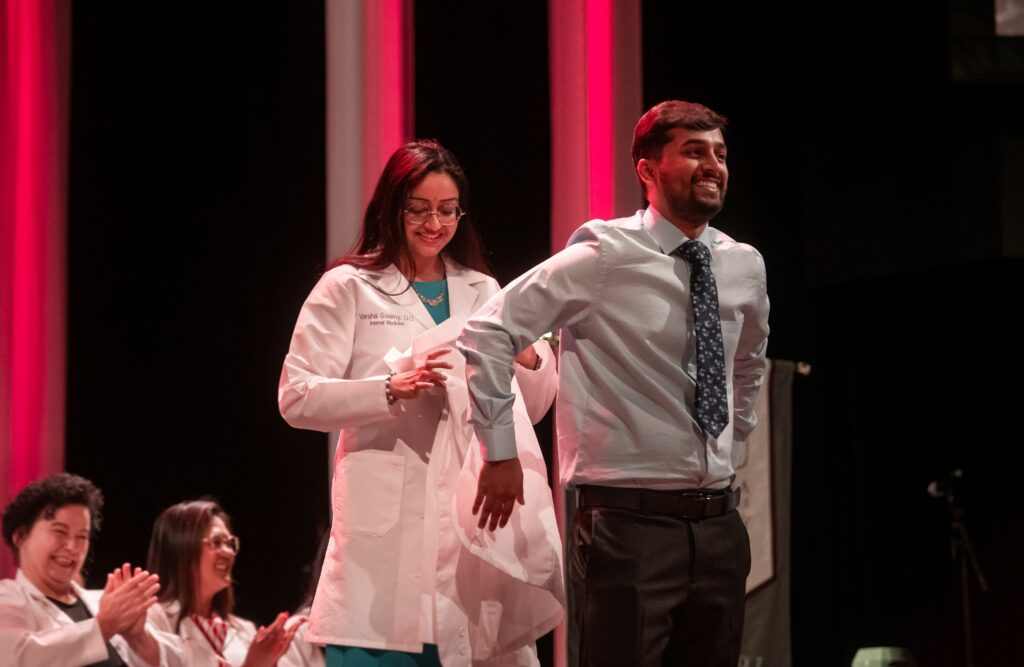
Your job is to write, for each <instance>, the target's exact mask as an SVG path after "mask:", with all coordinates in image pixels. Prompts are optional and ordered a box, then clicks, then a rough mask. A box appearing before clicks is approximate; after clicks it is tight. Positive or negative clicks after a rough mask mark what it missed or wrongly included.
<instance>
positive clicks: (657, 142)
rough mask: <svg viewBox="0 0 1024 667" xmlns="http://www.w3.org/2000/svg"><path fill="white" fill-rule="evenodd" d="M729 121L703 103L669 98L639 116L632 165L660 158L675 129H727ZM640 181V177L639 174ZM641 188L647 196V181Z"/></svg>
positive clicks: (641, 184)
mask: <svg viewBox="0 0 1024 667" xmlns="http://www.w3.org/2000/svg"><path fill="white" fill-rule="evenodd" d="M728 123H729V121H728V119H726V117H725V116H723V115H721V114H718V113H715V112H714V111H712V110H711V109H709V108H707V107H706V106H704V105H703V104H697V103H696V102H683V101H681V100H666V101H664V102H661V103H660V104H656V105H654V106H653V107H651V108H650V109H649V110H648V111H647V113H645V114H644V115H643V116H641V117H640V120H639V121H638V122H637V124H636V129H635V130H634V131H633V150H632V153H633V167H634V168H635V167H636V165H637V164H638V163H639V162H640V160H643V159H648V160H649V159H652V158H653V159H658V158H660V157H661V149H663V148H664V147H665V144H667V143H668V142H669V140H670V139H671V136H670V135H671V133H672V130H674V129H676V128H684V129H687V130H698V131H701V132H707V131H709V130H722V131H723V132H724V131H725V126H726V125H727V124H728ZM637 180H640V176H639V175H637ZM640 191H641V192H643V194H644V196H645V197H646V196H647V190H646V189H645V188H644V182H643V181H642V180H640Z"/></svg>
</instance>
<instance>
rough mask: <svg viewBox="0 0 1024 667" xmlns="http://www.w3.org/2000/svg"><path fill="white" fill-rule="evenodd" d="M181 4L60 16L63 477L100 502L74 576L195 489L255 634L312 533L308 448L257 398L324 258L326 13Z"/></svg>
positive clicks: (124, 545)
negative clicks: (66, 190)
mask: <svg viewBox="0 0 1024 667" xmlns="http://www.w3.org/2000/svg"><path fill="white" fill-rule="evenodd" d="M192 7H193V9H192V10H191V11H189V10H186V9H185V8H183V7H181V6H177V5H167V4H155V3H135V4H132V5H130V6H129V5H125V4H123V3H119V4H116V5H111V4H108V3H76V4H75V12H74V32H73V60H72V63H73V71H72V104H71V109H72V111H71V135H72V138H71V164H70V177H69V180H70V213H69V235H70V247H69V256H70V260H69V263H70V265H69V272H68V273H69V300H70V304H69V308H70V316H69V320H70V324H69V384H68V444H67V467H68V469H69V470H71V471H74V472H78V473H81V474H83V475H86V476H87V477H90V478H92V479H93V480H95V481H96V482H97V484H99V486H100V487H101V488H102V489H103V490H104V492H105V494H106V497H107V509H106V521H105V525H104V530H103V532H102V534H101V535H100V539H99V541H98V544H97V549H96V558H95V566H94V567H93V572H92V575H91V582H92V583H94V584H95V583H99V582H100V581H101V580H102V579H101V578H100V574H101V573H102V571H104V570H108V569H109V568H111V567H113V566H114V565H116V564H117V563H120V562H122V561H123V560H130V561H131V562H133V563H142V562H144V560H145V556H146V549H147V545H148V541H149V532H150V527H151V525H152V522H153V519H154V518H155V517H156V515H157V514H158V512H159V511H160V510H161V509H162V508H164V507H166V506H168V505H170V504H173V503H175V502H178V501H180V500H182V499H187V498H195V497H197V496H202V495H207V494H210V495H213V496H216V497H217V498H218V499H219V500H220V501H221V502H222V504H223V505H224V506H225V508H226V509H227V511H228V512H229V513H230V514H231V515H232V516H233V517H234V519H235V521H234V530H235V531H236V532H237V533H238V535H240V536H241V539H242V550H241V553H240V556H239V559H238V561H237V567H236V570H235V572H236V582H237V586H236V589H237V594H238V602H239V610H240V612H241V613H242V615H248V616H250V617H253V618H255V619H257V620H259V621H262V622H266V621H268V620H270V619H271V618H272V614H273V613H275V612H276V611H279V610H282V609H289V608H294V606H295V605H296V604H297V603H298V602H299V599H300V597H301V594H302V590H303V589H304V587H305V582H304V581H303V572H302V568H303V566H304V564H305V563H306V562H307V561H309V560H310V559H312V558H313V556H314V552H315V550H316V546H317V541H318V535H319V533H318V530H319V529H320V528H321V527H324V526H326V525H327V510H328V504H327V502H326V497H327V495H326V494H327V472H326V462H325V458H326V453H325V438H324V436H323V435H321V434H317V433H312V432H301V431H296V430H294V429H291V428H290V427H288V426H287V425H286V424H285V423H284V421H282V420H281V418H280V416H279V415H278V413H277V403H276V401H277V397H276V387H277V379H278V374H279V373H280V364H281V360H282V359H283V357H284V353H285V352H286V350H287V345H288V340H289V337H290V334H291V328H292V325H293V324H294V321H295V317H296V315H297V313H298V310H299V306H300V305H301V303H302V301H303V299H304V298H305V295H306V293H307V292H308V290H309V288H310V287H311V286H312V285H313V283H314V282H315V280H316V278H317V275H318V272H319V271H321V270H322V268H323V264H324V258H323V255H324V243H325V241H324V217H325V212H324V210H325V209H324V206H325V205H324V45H323V34H324V24H323V7H322V3H309V2H303V3H273V4H270V5H266V4H264V5H253V4H250V5H246V6H245V7H244V10H243V8H242V6H241V5H232V6H231V7H228V6H226V5H224V4H221V3H205V4H203V5H202V6H201V8H200V6H199V5H193V6H192Z"/></svg>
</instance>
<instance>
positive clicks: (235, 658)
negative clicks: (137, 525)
mask: <svg viewBox="0 0 1024 667" xmlns="http://www.w3.org/2000/svg"><path fill="white" fill-rule="evenodd" d="M239 546H240V543H239V539H238V538H237V537H235V536H234V535H232V534H231V519H230V518H229V517H228V515H227V513H226V512H225V511H224V510H223V509H222V508H221V507H220V505H218V504H217V503H216V502H214V501H212V500H191V501H186V502H182V503H178V504H177V505H173V506H171V507H168V508H167V509H166V510H164V511H163V513H161V514H160V516H159V517H157V520H156V523H155V524H154V525H153V535H152V537H151V538H150V542H149V563H148V565H149V569H150V570H151V571H153V572H155V573H156V574H157V575H159V577H160V582H161V584H162V585H163V588H162V589H161V591H160V595H159V600H160V606H161V611H162V613H161V614H160V615H159V617H158V619H157V620H156V621H155V624H156V625H157V626H158V627H159V628H160V629H161V630H163V631H165V632H170V633H174V634H177V635H178V636H179V637H180V638H181V642H182V645H183V649H184V652H185V656H186V661H187V664H188V665H189V666H190V667H273V666H274V665H280V666H281V667H285V666H286V665H301V664H302V663H301V661H299V660H298V659H296V658H295V650H294V648H293V647H292V646H291V644H292V638H293V637H294V635H295V631H296V629H297V628H298V626H299V624H300V623H301V622H302V621H303V620H305V619H303V618H301V617H295V618H292V619H290V618H289V617H288V614H287V612H282V613H280V614H278V616H277V618H276V619H274V622H273V623H271V624H270V625H268V626H266V627H261V628H258V629H257V627H256V626H255V624H253V622H252V621H248V620H246V619H244V618H240V617H238V616H235V615H234V614H233V613H232V607H233V606H234V591H233V588H232V579H231V571H232V568H233V567H234V564H235V557H236V556H237V555H238V549H239Z"/></svg>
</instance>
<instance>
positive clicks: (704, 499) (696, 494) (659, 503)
mask: <svg viewBox="0 0 1024 667" xmlns="http://www.w3.org/2000/svg"><path fill="white" fill-rule="evenodd" d="M739 504H740V490H739V489H685V490H682V491H662V490H658V489H630V488H624V487H615V486H589V485H587V486H581V487H579V488H578V489H577V490H576V506H577V507H613V508H617V509H627V510H633V511H634V512H642V513H645V514H671V515H673V516H678V517H682V518H684V519H704V518H707V517H711V516H719V515H721V514H725V513H726V512H731V511H732V510H734V509H736V507H737V506H738V505H739Z"/></svg>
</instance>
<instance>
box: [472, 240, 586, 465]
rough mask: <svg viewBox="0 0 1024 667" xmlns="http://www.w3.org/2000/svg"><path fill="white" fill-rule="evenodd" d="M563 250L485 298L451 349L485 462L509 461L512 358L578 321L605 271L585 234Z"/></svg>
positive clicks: (511, 447) (513, 442)
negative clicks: (459, 360)
mask: <svg viewBox="0 0 1024 667" xmlns="http://www.w3.org/2000/svg"><path fill="white" fill-rule="evenodd" d="M569 243H570V245H569V247H567V248H566V249H565V250H563V251H561V252H560V253H558V254H557V255H555V256H553V257H551V258H549V259H548V260H546V261H544V262H543V263H541V264H538V265H537V266H535V267H534V268H532V269H530V270H529V271H527V272H526V273H524V274H523V275H521V276H519V277H518V278H516V279H515V280H513V281H512V282H511V283H509V284H508V285H507V286H506V287H505V288H504V289H502V290H501V291H499V292H498V293H497V294H495V295H494V296H493V297H491V298H490V299H489V300H488V301H487V302H486V303H485V304H484V305H483V307H482V308H480V310H478V311H477V312H476V314H474V315H473V316H472V317H471V318H470V319H469V320H468V321H467V322H466V325H465V328H464V329H463V330H462V334H461V335H460V336H459V339H458V341H457V342H456V346H457V347H458V349H459V351H460V352H461V353H462V354H463V355H464V356H465V357H466V382H467V385H468V387H469V397H470V421H471V422H472V424H473V429H474V430H475V431H476V435H477V437H478V438H479V439H480V442H481V445H482V447H483V455H484V459H485V460H488V461H502V460H505V459H511V458H515V456H516V440H515V428H514V426H513V420H512V404H513V402H514V399H515V396H514V395H513V394H512V388H511V385H512V375H513V373H514V371H513V366H512V361H513V359H514V358H515V356H516V355H517V354H519V352H520V351H522V350H523V349H524V348H526V346H527V345H530V344H531V343H532V342H533V341H535V340H537V339H538V338H539V337H540V336H541V335H543V334H544V333H546V332H548V331H554V330H555V329H561V328H563V327H567V326H572V325H574V324H577V323H579V322H582V321H583V320H585V319H586V318H587V317H588V316H589V315H590V313H591V310H592V306H593V304H595V303H597V302H598V299H599V297H600V291H601V287H602V285H603V283H604V278H605V270H604V266H605V265H606V262H605V261H604V259H603V257H602V246H601V243H600V242H599V240H598V239H597V237H596V236H594V235H593V233H591V232H590V231H589V230H587V229H586V228H585V227H583V228H581V229H580V230H578V231H577V232H576V234H575V235H574V236H573V238H572V239H570V241H569Z"/></svg>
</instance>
